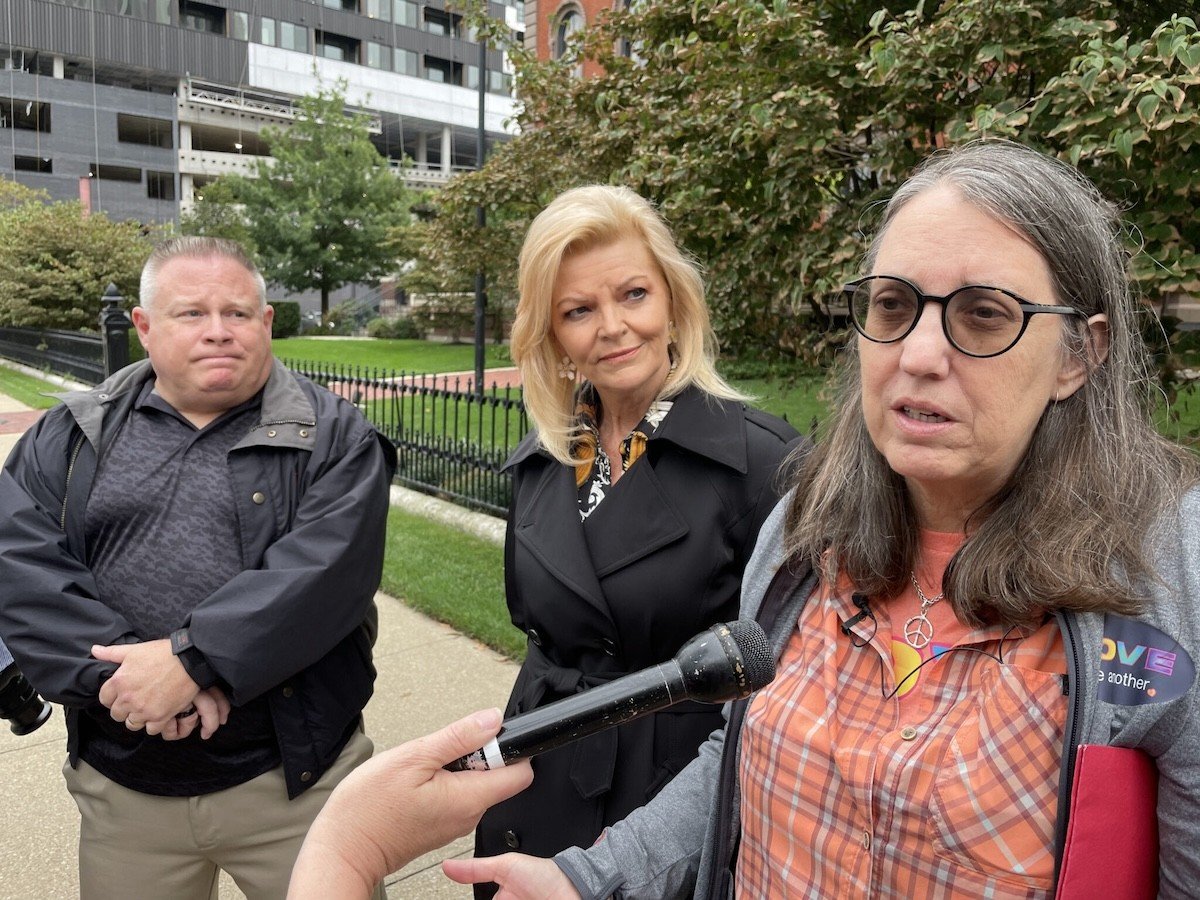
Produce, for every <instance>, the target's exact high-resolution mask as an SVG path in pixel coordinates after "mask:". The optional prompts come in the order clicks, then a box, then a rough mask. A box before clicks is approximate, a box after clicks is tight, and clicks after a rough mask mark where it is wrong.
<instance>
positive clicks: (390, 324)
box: [367, 316, 425, 340]
mask: <svg viewBox="0 0 1200 900" xmlns="http://www.w3.org/2000/svg"><path fill="white" fill-rule="evenodd" d="M367 334H369V335H370V336H371V337H373V338H385V339H396V338H404V339H412V340H420V339H421V338H423V337H425V334H424V332H423V331H422V329H421V326H420V325H418V324H417V323H416V322H415V321H414V320H413V319H411V318H409V317H408V316H400V317H399V318H395V319H382V318H380V319H372V320H371V321H370V322H368V323H367Z"/></svg>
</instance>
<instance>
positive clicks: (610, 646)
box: [600, 638, 617, 656]
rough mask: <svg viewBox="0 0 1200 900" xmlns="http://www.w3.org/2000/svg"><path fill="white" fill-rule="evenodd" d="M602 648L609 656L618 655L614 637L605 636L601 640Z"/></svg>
mask: <svg viewBox="0 0 1200 900" xmlns="http://www.w3.org/2000/svg"><path fill="white" fill-rule="evenodd" d="M600 649H601V650H603V651H604V652H605V653H607V654H608V655H609V656H616V655H617V643H616V641H614V640H613V639H612V638H604V639H603V640H602V641H600Z"/></svg>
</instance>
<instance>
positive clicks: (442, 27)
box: [425, 6, 462, 38]
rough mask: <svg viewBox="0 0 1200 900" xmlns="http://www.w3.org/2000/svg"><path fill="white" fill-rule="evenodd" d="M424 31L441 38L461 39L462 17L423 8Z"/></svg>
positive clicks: (439, 10)
mask: <svg viewBox="0 0 1200 900" xmlns="http://www.w3.org/2000/svg"><path fill="white" fill-rule="evenodd" d="M425 30H426V31H428V32H429V33H430V34H438V35H441V36H442V37H455V38H460V37H462V16H459V15H455V14H454V13H448V12H446V11H445V10H441V9H432V8H430V7H428V6H427V7H425Z"/></svg>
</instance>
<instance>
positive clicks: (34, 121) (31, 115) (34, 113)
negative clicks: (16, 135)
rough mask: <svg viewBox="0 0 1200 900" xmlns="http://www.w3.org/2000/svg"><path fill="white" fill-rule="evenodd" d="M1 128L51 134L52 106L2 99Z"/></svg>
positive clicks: (10, 98) (0, 111)
mask: <svg viewBox="0 0 1200 900" xmlns="http://www.w3.org/2000/svg"><path fill="white" fill-rule="evenodd" d="M0 128H16V129H17V130H18V131H40V132H42V133H43V134H49V132H50V104H49V103H41V102H39V101H37V100H14V99H13V98H12V97H0Z"/></svg>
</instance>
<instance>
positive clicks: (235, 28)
mask: <svg viewBox="0 0 1200 900" xmlns="http://www.w3.org/2000/svg"><path fill="white" fill-rule="evenodd" d="M229 36H230V37H231V38H234V39H235V40H239V41H248V40H250V14H249V13H244V12H231V13H230V14H229Z"/></svg>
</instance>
